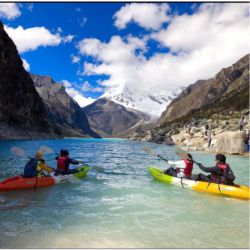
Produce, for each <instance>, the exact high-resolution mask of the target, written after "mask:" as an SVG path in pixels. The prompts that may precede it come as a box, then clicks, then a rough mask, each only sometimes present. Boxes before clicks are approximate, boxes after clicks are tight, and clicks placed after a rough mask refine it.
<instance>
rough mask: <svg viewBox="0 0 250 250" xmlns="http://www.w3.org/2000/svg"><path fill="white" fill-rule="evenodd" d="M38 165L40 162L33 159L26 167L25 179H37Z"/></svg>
mask: <svg viewBox="0 0 250 250" xmlns="http://www.w3.org/2000/svg"><path fill="white" fill-rule="evenodd" d="M37 164H38V161H37V160H36V159H34V158H31V159H30V160H29V161H28V162H27V164H26V165H25V167H24V172H23V177H25V178H32V177H36V175H37Z"/></svg>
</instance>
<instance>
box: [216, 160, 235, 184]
mask: <svg viewBox="0 0 250 250" xmlns="http://www.w3.org/2000/svg"><path fill="white" fill-rule="evenodd" d="M216 166H217V167H218V168H219V169H220V170H221V173H220V174H219V175H218V174H212V180H213V181H215V182H217V183H223V184H227V185H232V184H233V181H234V180H235V175H234V173H233V171H232V169H231V168H230V166H229V164H227V163H217V164H216Z"/></svg>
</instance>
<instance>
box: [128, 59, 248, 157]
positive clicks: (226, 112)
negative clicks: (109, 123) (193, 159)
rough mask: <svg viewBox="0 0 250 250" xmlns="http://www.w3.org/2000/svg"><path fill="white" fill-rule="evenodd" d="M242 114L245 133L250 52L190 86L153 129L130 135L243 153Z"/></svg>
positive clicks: (246, 130) (152, 140)
mask: <svg viewBox="0 0 250 250" xmlns="http://www.w3.org/2000/svg"><path fill="white" fill-rule="evenodd" d="M243 116H244V117H245V118H247V119H245V123H244V130H245V131H244V133H243V134H244V135H246V133H247V132H248V131H249V130H250V122H249V119H248V118H249V55H246V56H245V57H243V58H242V59H240V60H239V61H238V62H236V63H235V64H233V65H232V66H231V67H228V68H225V69H222V70H221V71H220V72H219V73H218V74H217V75H216V76H215V77H214V78H211V79H209V80H200V81H197V82H196V83H195V84H193V85H191V86H189V87H187V88H186V89H185V90H184V91H183V92H182V93H181V95H180V96H178V97H177V98H176V99H174V100H173V101H172V103H170V105H169V106H168V107H167V109H166V111H165V112H164V113H163V114H162V116H161V119H160V120H159V121H158V123H157V125H156V126H155V127H154V128H153V129H149V130H142V131H140V132H139V133H134V134H133V135H131V136H130V137H129V138H130V139H131V140H140V141H150V142H156V143H163V144H173V143H174V144H178V145H182V146H186V147H187V148H189V149H194V150H197V149H198V150H212V151H221V152H225V153H231V154H236V153H239V154H242V152H243V151H244V145H243V144H242V141H243V137H244V136H242V135H241V136H240V137H239V136H238V133H239V121H240V118H241V117H243ZM207 125H209V127H210V129H211V134H212V136H211V139H212V141H211V148H209V147H208V136H207V135H206V129H205V127H206V126H207ZM227 132H228V133H227ZM229 135H230V136H229ZM227 137H228V138H229V137H230V140H229V139H227ZM235 138H237V140H236V139H235ZM239 138H240V139H239ZM229 141H230V143H229ZM233 143H235V145H234V147H233V146H232V145H233ZM236 144H237V145H236Z"/></svg>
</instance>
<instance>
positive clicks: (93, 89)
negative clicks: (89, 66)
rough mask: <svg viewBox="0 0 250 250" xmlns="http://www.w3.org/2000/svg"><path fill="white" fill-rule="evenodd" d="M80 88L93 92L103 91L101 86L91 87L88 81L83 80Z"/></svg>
mask: <svg viewBox="0 0 250 250" xmlns="http://www.w3.org/2000/svg"><path fill="white" fill-rule="evenodd" d="M81 90H82V91H83V92H94V93H98V92H103V90H104V89H103V88H100V87H92V86H91V84H90V83H89V82H87V81H86V82H84V83H83V85H82V88H81Z"/></svg>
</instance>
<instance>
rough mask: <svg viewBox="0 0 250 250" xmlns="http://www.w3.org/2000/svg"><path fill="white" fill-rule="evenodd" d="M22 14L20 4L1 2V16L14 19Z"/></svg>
mask: <svg viewBox="0 0 250 250" xmlns="http://www.w3.org/2000/svg"><path fill="white" fill-rule="evenodd" d="M20 15H21V11H20V9H19V5H18V4H16V3H0V17H3V18H6V19H9V20H13V19H15V18H17V17H19V16H20Z"/></svg>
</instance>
